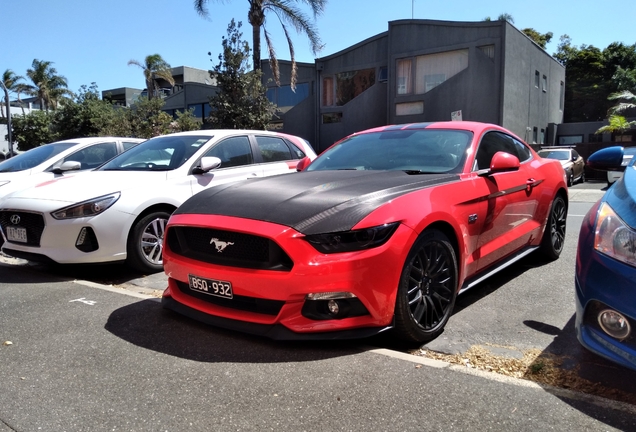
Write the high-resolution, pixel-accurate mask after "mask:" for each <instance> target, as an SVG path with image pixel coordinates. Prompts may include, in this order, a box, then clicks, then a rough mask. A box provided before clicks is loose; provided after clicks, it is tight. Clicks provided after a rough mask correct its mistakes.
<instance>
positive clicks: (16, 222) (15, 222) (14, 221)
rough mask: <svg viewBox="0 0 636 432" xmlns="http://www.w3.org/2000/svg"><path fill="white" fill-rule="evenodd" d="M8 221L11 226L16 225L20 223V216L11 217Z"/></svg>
mask: <svg viewBox="0 0 636 432" xmlns="http://www.w3.org/2000/svg"><path fill="white" fill-rule="evenodd" d="M9 220H10V221H11V223H12V224H13V225H17V224H19V223H20V216H18V215H17V214H14V215H11V218H10V219H9Z"/></svg>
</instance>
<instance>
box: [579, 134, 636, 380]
mask: <svg viewBox="0 0 636 432" xmlns="http://www.w3.org/2000/svg"><path fill="white" fill-rule="evenodd" d="M623 154H624V149H623V147H609V148H606V149H603V150H599V151H597V152H596V153H594V154H592V155H591V156H590V157H589V158H588V161H587V163H588V166H589V167H590V168H592V169H597V170H603V171H609V170H617V171H622V170H624V174H623V178H622V179H620V180H618V181H616V183H614V185H613V186H612V187H610V189H609V190H608V191H607V192H606V193H605V195H604V196H603V198H601V200H600V201H598V202H597V203H596V204H595V205H594V206H593V207H592V208H591V209H590V211H589V212H588V213H587V215H586V216H585V219H584V220H583V224H582V225H581V232H580V234H579V243H578V250H577V255H576V276H575V284H576V334H577V337H578V339H579V342H581V344H582V345H583V346H584V347H585V348H587V349H589V350H590V351H592V352H594V353H596V354H598V355H600V356H602V357H605V358H606V359H608V360H611V361H613V362H616V363H618V364H621V365H623V366H625V367H628V368H631V369H634V370H636V166H635V164H634V163H635V162H636V158H635V159H634V160H632V161H630V163H629V164H628V166H621V163H622V161H623Z"/></svg>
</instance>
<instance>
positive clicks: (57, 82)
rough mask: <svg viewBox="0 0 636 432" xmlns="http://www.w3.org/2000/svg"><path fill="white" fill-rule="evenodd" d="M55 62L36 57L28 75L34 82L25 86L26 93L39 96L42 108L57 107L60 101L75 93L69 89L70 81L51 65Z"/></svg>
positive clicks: (28, 70)
mask: <svg viewBox="0 0 636 432" xmlns="http://www.w3.org/2000/svg"><path fill="white" fill-rule="evenodd" d="M52 64H53V62H50V61H45V60H38V59H34V60H33V63H32V64H31V68H30V69H27V72H26V75H27V77H28V78H29V79H30V80H31V81H32V83H33V84H27V85H25V86H24V87H23V90H24V93H26V94H28V95H30V96H33V97H36V98H38V102H39V103H40V108H41V109H44V110H46V111H48V110H49V109H55V108H57V106H58V105H59V103H60V102H61V101H63V100H65V99H66V98H67V97H70V96H72V95H73V93H72V92H71V91H70V90H69V89H68V82H67V80H66V78H65V77H64V76H62V75H58V73H57V69H55V68H54V67H53V66H51V65H52Z"/></svg>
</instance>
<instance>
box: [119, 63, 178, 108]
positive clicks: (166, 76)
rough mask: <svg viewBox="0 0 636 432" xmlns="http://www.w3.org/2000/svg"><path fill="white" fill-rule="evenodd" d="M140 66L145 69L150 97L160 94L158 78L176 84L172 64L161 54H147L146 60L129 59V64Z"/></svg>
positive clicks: (145, 78)
mask: <svg viewBox="0 0 636 432" xmlns="http://www.w3.org/2000/svg"><path fill="white" fill-rule="evenodd" d="M130 65H134V66H139V67H140V68H141V69H143V71H144V80H145V81H146V89H147V90H148V99H152V98H154V97H155V96H158V91H159V85H158V83H157V78H161V79H163V80H165V81H167V82H169V83H170V85H172V86H173V85H174V78H173V77H172V72H171V71H170V65H169V64H168V63H167V62H166V61H165V60H164V59H163V58H162V57H161V56H160V55H159V54H151V55H148V56H146V58H145V59H144V62H143V63H141V62H139V61H137V60H129V61H128V66H130Z"/></svg>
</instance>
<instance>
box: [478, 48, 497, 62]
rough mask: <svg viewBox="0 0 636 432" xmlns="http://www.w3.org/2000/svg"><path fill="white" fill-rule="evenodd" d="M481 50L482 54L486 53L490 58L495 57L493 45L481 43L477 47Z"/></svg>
mask: <svg viewBox="0 0 636 432" xmlns="http://www.w3.org/2000/svg"><path fill="white" fill-rule="evenodd" d="M478 48H479V49H480V50H481V52H483V53H484V54H486V56H487V57H488V58H489V59H491V60H494V59H495V46H494V45H483V46H480V47H478Z"/></svg>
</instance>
